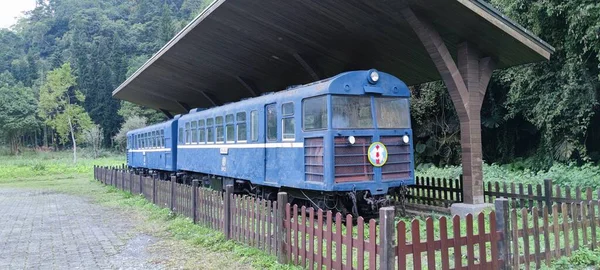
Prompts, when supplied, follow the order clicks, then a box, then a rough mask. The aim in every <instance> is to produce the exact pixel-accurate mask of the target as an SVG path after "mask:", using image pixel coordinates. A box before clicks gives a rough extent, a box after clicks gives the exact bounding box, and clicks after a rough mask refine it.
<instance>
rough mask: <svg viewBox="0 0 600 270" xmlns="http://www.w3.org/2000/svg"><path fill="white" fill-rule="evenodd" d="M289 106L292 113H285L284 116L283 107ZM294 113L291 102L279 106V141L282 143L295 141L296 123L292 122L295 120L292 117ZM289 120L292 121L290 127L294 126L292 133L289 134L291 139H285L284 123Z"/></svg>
mask: <svg viewBox="0 0 600 270" xmlns="http://www.w3.org/2000/svg"><path fill="white" fill-rule="evenodd" d="M290 104H291V105H292V106H291V108H292V111H291V113H287V114H286V113H285V109H284V106H286V105H290ZM294 111H295V108H294V102H293V101H292V102H286V103H283V104H281V140H282V141H295V140H296V123H295V122H294V121H295V120H296V119H295V117H294ZM290 119H291V121H292V122H291V123H292V125H293V126H294V132H293V133H291V135H292V138H286V137H285V135H286V133H285V126H286V125H285V122H286V120H290ZM287 135H289V134H287Z"/></svg>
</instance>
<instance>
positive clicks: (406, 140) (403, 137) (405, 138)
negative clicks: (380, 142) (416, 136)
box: [402, 135, 410, 144]
mask: <svg viewBox="0 0 600 270" xmlns="http://www.w3.org/2000/svg"><path fill="white" fill-rule="evenodd" d="M402 141H403V142H404V143H405V144H408V143H409V142H410V138H409V137H408V135H404V136H402Z"/></svg>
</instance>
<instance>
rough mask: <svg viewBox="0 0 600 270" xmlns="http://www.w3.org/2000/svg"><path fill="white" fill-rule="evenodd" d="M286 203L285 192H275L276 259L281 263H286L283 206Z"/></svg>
mask: <svg viewBox="0 0 600 270" xmlns="http://www.w3.org/2000/svg"><path fill="white" fill-rule="evenodd" d="M287 203H288V194H287V193H286V192H279V193H277V230H276V232H277V245H276V247H277V261H278V262H279V263H281V264H286V263H287V253H288V250H287V248H286V239H287V238H286V229H285V222H284V220H285V219H286V214H285V207H286V205H287Z"/></svg>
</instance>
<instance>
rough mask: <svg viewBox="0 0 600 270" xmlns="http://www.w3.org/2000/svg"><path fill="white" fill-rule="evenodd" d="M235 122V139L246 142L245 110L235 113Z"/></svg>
mask: <svg viewBox="0 0 600 270" xmlns="http://www.w3.org/2000/svg"><path fill="white" fill-rule="evenodd" d="M235 122H236V125H237V141H238V142H246V136H247V133H246V132H247V130H246V112H239V113H237V114H236V115H235Z"/></svg>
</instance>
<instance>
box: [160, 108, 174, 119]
mask: <svg viewBox="0 0 600 270" xmlns="http://www.w3.org/2000/svg"><path fill="white" fill-rule="evenodd" d="M159 110H160V111H161V112H162V113H163V114H164V115H165V116H166V117H167V118H169V119H173V114H171V113H170V112H169V111H167V110H165V109H159Z"/></svg>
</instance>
